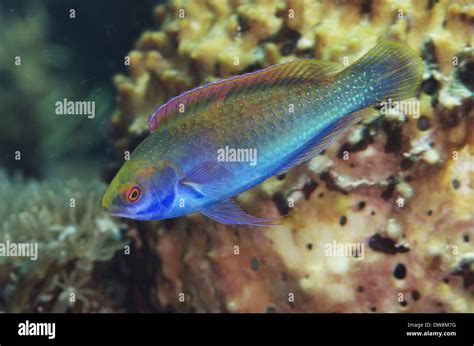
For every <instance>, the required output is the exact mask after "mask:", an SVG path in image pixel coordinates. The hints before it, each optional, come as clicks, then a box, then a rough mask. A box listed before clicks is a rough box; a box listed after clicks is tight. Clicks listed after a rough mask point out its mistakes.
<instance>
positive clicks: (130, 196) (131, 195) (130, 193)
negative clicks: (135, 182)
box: [126, 186, 142, 203]
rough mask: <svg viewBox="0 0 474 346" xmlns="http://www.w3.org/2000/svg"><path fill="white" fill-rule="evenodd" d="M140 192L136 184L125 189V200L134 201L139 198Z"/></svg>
mask: <svg viewBox="0 0 474 346" xmlns="http://www.w3.org/2000/svg"><path fill="white" fill-rule="evenodd" d="M141 194H142V192H141V190H140V188H139V187H138V186H133V187H131V188H130V189H128V190H127V191H126V198H127V202H129V203H135V202H137V201H138V200H139V199H140V196H141Z"/></svg>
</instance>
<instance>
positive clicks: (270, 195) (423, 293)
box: [110, 0, 474, 312]
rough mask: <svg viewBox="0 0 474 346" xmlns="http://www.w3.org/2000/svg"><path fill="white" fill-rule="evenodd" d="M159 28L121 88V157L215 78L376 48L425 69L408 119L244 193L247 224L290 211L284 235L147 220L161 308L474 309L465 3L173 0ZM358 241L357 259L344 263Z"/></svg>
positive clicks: (383, 122) (377, 116)
mask: <svg viewBox="0 0 474 346" xmlns="http://www.w3.org/2000/svg"><path fill="white" fill-rule="evenodd" d="M155 17H156V19H157V22H159V23H161V24H160V27H159V28H158V30H157V31H148V32H145V33H144V34H143V35H142V36H141V37H140V38H139V40H138V41H137V43H136V47H135V49H134V50H133V51H132V52H131V53H130V54H129V58H130V76H128V77H126V76H123V75H121V76H117V77H116V78H115V82H116V85H117V89H118V108H117V111H116V113H115V115H114V117H113V120H112V123H111V128H110V135H111V138H112V139H113V141H114V143H115V145H116V147H117V149H118V150H119V151H120V152H123V151H126V150H128V151H132V150H133V149H134V147H135V146H136V145H137V144H138V143H139V142H140V141H141V140H142V139H143V138H144V137H145V136H147V120H148V117H149V115H150V114H152V113H153V111H154V110H155V108H156V107H157V106H159V105H161V104H163V103H164V102H166V101H167V100H168V99H170V98H171V97H173V96H176V95H178V94H179V93H181V92H183V91H186V90H189V89H191V88H193V87H195V86H198V85H202V84H205V83H208V82H212V81H215V80H217V79H220V78H225V77H229V76H232V75H238V74H242V73H245V72H251V71H255V70H257V69H261V68H265V67H268V66H270V65H273V64H276V63H281V62H286V61H292V60H296V59H301V58H312V57H314V58H318V59H322V60H331V61H334V62H339V63H343V64H348V65H350V64H351V63H352V62H354V61H355V59H357V58H358V57H360V56H361V54H362V53H363V52H365V51H367V50H368V49H369V48H370V47H372V46H373V45H374V44H375V43H376V42H377V40H378V39H379V38H381V37H387V38H389V39H395V40H398V41H400V42H402V43H404V44H406V45H408V46H410V47H412V48H413V49H415V50H416V51H418V52H419V53H420V54H421V56H422V58H423V60H424V65H425V71H424V75H423V82H422V87H421V91H420V93H419V95H417V99H416V100H417V101H419V112H417V114H408V113H407V112H404V111H403V109H402V110H392V111H391V112H389V113H390V114H383V113H386V112H384V111H383V110H382V109H375V110H374V114H373V116H371V117H369V118H367V119H365V120H364V121H363V122H362V123H361V124H359V125H358V126H356V127H355V128H353V129H352V130H351V131H349V132H348V133H347V136H345V137H343V138H341V139H339V140H338V141H336V142H335V143H334V144H333V145H332V146H331V147H329V148H328V149H327V150H326V151H325V152H323V153H322V154H320V155H318V156H317V157H315V158H313V159H312V160H311V161H310V162H308V163H306V164H304V165H302V166H299V167H297V168H295V169H293V170H292V171H290V172H289V173H288V174H286V175H285V176H280V177H274V178H271V179H269V180H267V181H266V182H264V183H263V184H262V185H260V186H258V187H256V188H255V189H253V190H251V191H248V192H245V193H243V194H242V195H240V196H239V198H238V200H239V202H240V203H241V204H242V206H243V207H244V208H245V209H247V210H249V211H251V212H252V213H254V214H255V215H264V216H265V217H277V216H279V215H286V214H288V217H287V218H285V219H284V224H283V225H282V226H278V227H277V228H272V229H268V230H266V229H257V228H252V227H248V226H244V227H240V226H239V227H236V226H225V225H220V224H216V223H215V222H213V221H210V220H206V219H204V218H203V217H202V216H199V215H194V214H193V215H190V216H187V217H186V218H178V219H172V220H168V221H166V222H156V223H152V222H149V223H140V224H139V227H141V228H146V229H147V231H148V232H143V233H140V237H141V241H142V242H143V243H144V244H146V247H147V248H149V249H150V250H151V251H152V252H153V253H154V254H155V255H156V256H157V257H158V258H159V262H158V263H159V265H158V269H157V270H156V272H155V273H154V274H153V275H154V277H153V279H155V282H156V287H155V290H154V292H152V294H151V295H150V297H149V300H150V302H151V304H153V306H154V308H155V309H156V310H160V311H162V310H165V311H170V310H171V311H213V312H217V311H231V312H245V311H256V312H264V311H268V312H271V311H277V312H290V311H305V312H310V311H311V312H375V311H376V312H397V311H411V312H469V311H471V312H472V311H474V299H473V292H474V291H473V290H474V279H473V276H474V268H473V266H474V264H473V263H474V261H472V258H473V256H472V254H473V252H474V248H473V246H472V242H473V239H474V216H473V212H472V211H473V209H472V206H473V205H474V163H473V162H474V157H473V156H474V111H473V84H472V73H473V70H474V56H473V42H472V39H473V37H474V35H473V29H472V28H473V27H472V22H473V20H474V6H473V5H472V4H471V3H470V2H469V1H460V2H457V3H451V2H449V1H446V0H445V1H437V2H436V1H390V2H389V1H366V0H364V1H347V2H346V1H335V2H333V1H323V2H315V1H305V0H295V1H291V0H288V1H284V0H280V1H278V0H275V1H261V2H253V1H252V2H251V1H171V2H170V3H169V4H167V5H160V6H158V7H157V8H156V10H155ZM351 244H352V245H353V244H356V245H363V247H362V246H360V247H359V248H358V252H357V253H356V254H353V255H354V256H347V255H342V256H341V255H339V252H338V251H339V250H340V249H342V248H343V247H344V245H351ZM339 245H341V246H342V247H340V246H339ZM143 265H147V264H146V263H144V264H143ZM180 297H181V298H182V297H184V299H180Z"/></svg>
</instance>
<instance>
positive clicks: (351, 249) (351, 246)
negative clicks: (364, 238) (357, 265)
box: [324, 240, 365, 260]
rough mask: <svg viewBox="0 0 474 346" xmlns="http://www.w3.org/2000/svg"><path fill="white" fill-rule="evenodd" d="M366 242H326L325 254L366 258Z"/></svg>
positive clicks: (359, 258)
mask: <svg viewBox="0 0 474 346" xmlns="http://www.w3.org/2000/svg"><path fill="white" fill-rule="evenodd" d="M364 253H365V244H364V243H338V242H336V241H335V240H333V241H332V243H326V244H324V255H325V256H328V257H355V258H357V259H358V260H363V259H364Z"/></svg>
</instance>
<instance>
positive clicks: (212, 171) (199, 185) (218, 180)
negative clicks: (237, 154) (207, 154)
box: [180, 161, 234, 196]
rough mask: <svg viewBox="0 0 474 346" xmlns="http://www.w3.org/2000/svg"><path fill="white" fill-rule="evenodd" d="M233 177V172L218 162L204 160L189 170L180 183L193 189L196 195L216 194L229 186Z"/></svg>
mask: <svg viewBox="0 0 474 346" xmlns="http://www.w3.org/2000/svg"><path fill="white" fill-rule="evenodd" d="M233 178H234V174H233V173H232V172H231V171H229V170H228V169H227V168H225V167H224V166H223V165H222V164H220V163H219V162H215V161H205V162H203V163H200V164H199V165H197V166H196V167H194V168H193V169H192V170H191V171H189V173H188V174H186V176H185V177H184V178H182V179H181V180H180V184H182V185H184V186H186V187H187V188H188V189H192V190H194V192H195V194H197V195H201V196H204V195H206V196H212V195H216V196H218V195H219V194H220V193H222V192H225V191H226V189H228V188H229V186H230V184H232V182H233Z"/></svg>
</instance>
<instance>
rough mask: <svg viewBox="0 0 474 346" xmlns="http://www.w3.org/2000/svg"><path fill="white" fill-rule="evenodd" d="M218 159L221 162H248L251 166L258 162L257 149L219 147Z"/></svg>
mask: <svg viewBox="0 0 474 346" xmlns="http://www.w3.org/2000/svg"><path fill="white" fill-rule="evenodd" d="M217 161H219V162H248V163H249V165H250V166H255V165H256V164H257V149H251V148H230V147H229V146H227V145H226V146H225V148H219V149H217Z"/></svg>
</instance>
